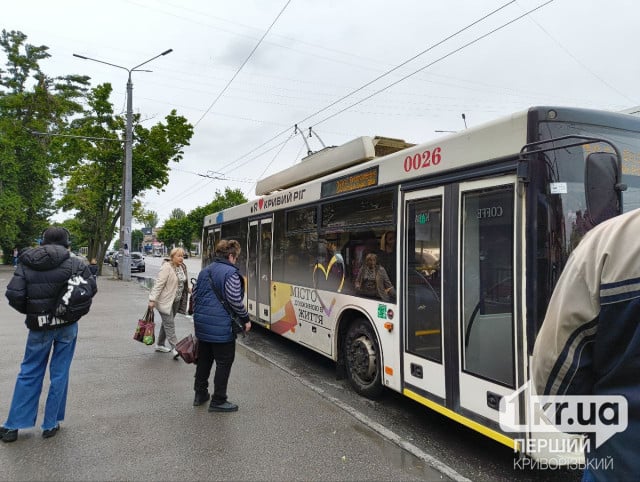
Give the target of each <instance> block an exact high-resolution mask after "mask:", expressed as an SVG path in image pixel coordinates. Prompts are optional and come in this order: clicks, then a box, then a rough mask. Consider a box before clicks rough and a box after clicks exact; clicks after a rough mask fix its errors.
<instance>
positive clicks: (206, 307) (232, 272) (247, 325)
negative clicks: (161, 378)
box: [193, 239, 251, 412]
mask: <svg viewBox="0 0 640 482" xmlns="http://www.w3.org/2000/svg"><path fill="white" fill-rule="evenodd" d="M239 255H240V243H238V241H236V240H233V239H231V240H225V239H222V240H220V241H219V242H218V244H217V245H216V258H215V259H214V261H213V263H211V264H210V265H209V266H207V267H206V268H205V269H203V270H202V271H200V274H199V275H198V282H197V283H196V289H195V303H194V311H193V323H194V326H195V334H196V338H198V362H197V367H196V376H195V383H194V390H195V392H196V393H195V399H194V401H193V404H194V405H196V406H197V405H202V404H203V403H205V402H206V401H207V400H209V396H210V395H209V392H208V388H209V376H210V374H211V367H212V366H213V362H214V361H215V362H216V371H215V375H214V378H213V386H214V390H213V396H211V403H210V404H209V411H210V412H235V411H237V410H238V405H236V404H235V403H231V402H229V401H227V383H228V381H229V375H230V374H231V365H232V364H233V360H234V358H235V352H236V343H235V338H236V335H235V333H234V330H233V323H235V321H234V318H236V319H237V322H239V323H240V324H241V325H242V326H243V328H244V331H245V332H248V331H249V330H250V329H251V322H250V321H249V314H248V313H247V309H246V308H245V306H244V284H243V281H242V277H241V275H240V271H239V270H238V268H237V267H236V266H235V264H236V261H237V259H238V256H239Z"/></svg>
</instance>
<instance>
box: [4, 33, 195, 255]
mask: <svg viewBox="0 0 640 482" xmlns="http://www.w3.org/2000/svg"><path fill="white" fill-rule="evenodd" d="M26 39H27V36H26V35H24V34H23V33H21V32H17V31H11V32H7V31H6V30H2V34H1V35H0V48H1V49H2V51H3V52H4V57H5V58H6V68H5V69H1V68H0V247H1V248H4V250H5V251H7V250H11V249H13V247H14V246H18V247H19V248H22V247H24V246H28V245H31V244H33V243H34V242H35V240H36V239H37V238H38V236H39V234H40V233H41V232H42V230H43V229H44V228H46V227H47V226H48V225H49V222H48V218H49V217H50V216H51V215H52V214H53V213H54V212H55V209H56V208H60V209H62V210H63V211H71V212H73V213H74V218H73V219H70V220H68V221H67V222H66V224H68V225H69V228H70V232H71V233H72V237H73V238H74V239H75V242H76V246H78V247H80V246H88V248H89V257H90V258H92V257H95V258H97V259H102V257H103V254H104V252H105V250H106V247H107V246H108V245H109V244H110V242H111V240H112V239H113V236H114V234H115V232H116V224H117V222H118V219H119V217H120V211H121V191H122V170H123V157H124V149H123V139H124V138H125V126H126V118H125V115H120V114H117V115H116V114H114V109H113V105H112V103H111V101H110V95H111V93H112V88H111V85H110V84H101V85H98V86H96V87H94V88H90V83H89V78H88V77H86V76H78V75H67V76H64V77H56V78H50V77H48V76H46V75H45V74H44V73H43V72H42V71H41V69H40V65H39V62H40V61H41V60H43V59H47V58H49V57H50V55H49V53H48V47H46V46H33V45H30V44H28V43H26ZM81 102H84V103H85V104H86V108H83V105H82V103H81ZM36 133H44V135H43V134H36ZM56 133H62V134H65V135H74V136H78V137H76V138H71V137H58V136H55V135H53V134H56ZM133 134H134V136H133V146H132V148H133V149H132V150H133V163H132V171H133V177H132V194H133V197H134V199H133V204H134V207H137V206H139V204H140V203H139V201H138V200H136V199H135V197H136V196H139V195H141V194H142V193H143V192H144V191H146V190H148V189H162V187H164V186H165V185H166V184H167V183H168V181H169V162H172V161H173V162H179V161H180V160H181V159H182V157H183V154H184V153H183V151H182V149H183V147H184V146H186V145H188V144H189V141H190V139H191V136H192V135H193V127H192V126H191V125H190V124H189V123H188V122H187V120H186V119H185V118H184V117H182V116H179V115H178V114H177V113H176V111H175V110H172V111H171V112H170V113H169V114H168V115H167V116H166V117H165V119H164V121H162V122H158V123H157V124H156V125H153V126H151V127H150V128H146V127H145V126H143V125H141V124H140V115H135V116H134V118H133ZM96 138H106V139H109V140H106V141H105V140H96ZM56 178H58V179H60V182H61V186H60V187H61V189H62V193H63V195H62V198H61V199H60V200H59V202H58V203H57V204H55V203H54V202H53V181H54V179H56ZM155 223H157V217H156V220H155ZM77 243H81V244H77Z"/></svg>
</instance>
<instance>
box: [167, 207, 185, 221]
mask: <svg viewBox="0 0 640 482" xmlns="http://www.w3.org/2000/svg"><path fill="white" fill-rule="evenodd" d="M184 217H186V213H185V212H184V211H183V210H182V209H180V208H175V209H173V210H172V211H171V214H170V215H169V219H178V220H180V219H182V218H184Z"/></svg>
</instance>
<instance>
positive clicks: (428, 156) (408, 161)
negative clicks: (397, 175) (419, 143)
mask: <svg viewBox="0 0 640 482" xmlns="http://www.w3.org/2000/svg"><path fill="white" fill-rule="evenodd" d="M441 151H442V149H441V148H440V147H436V148H435V149H433V151H430V150H426V151H424V152H422V153H420V152H416V153H415V154H414V155H413V156H407V157H405V158H404V170H405V171H406V172H410V171H417V170H418V169H425V168H427V167H429V166H437V165H438V164H440V161H441V160H442V154H441Z"/></svg>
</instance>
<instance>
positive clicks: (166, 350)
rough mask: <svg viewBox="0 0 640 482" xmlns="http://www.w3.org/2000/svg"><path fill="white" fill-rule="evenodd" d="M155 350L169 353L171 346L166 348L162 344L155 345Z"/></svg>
mask: <svg viewBox="0 0 640 482" xmlns="http://www.w3.org/2000/svg"><path fill="white" fill-rule="evenodd" d="M155 349H156V351H159V352H162V353H169V352H170V351H171V348H167V347H166V346H164V345H156V346H155Z"/></svg>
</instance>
